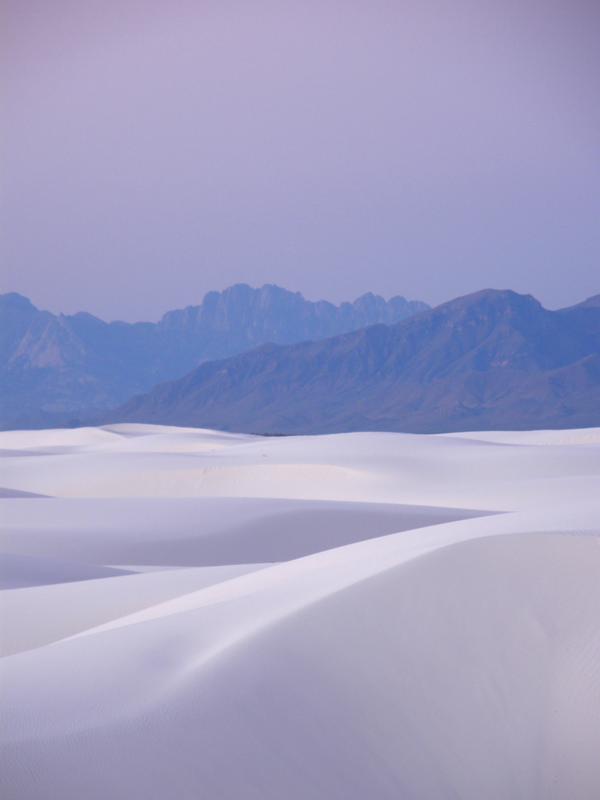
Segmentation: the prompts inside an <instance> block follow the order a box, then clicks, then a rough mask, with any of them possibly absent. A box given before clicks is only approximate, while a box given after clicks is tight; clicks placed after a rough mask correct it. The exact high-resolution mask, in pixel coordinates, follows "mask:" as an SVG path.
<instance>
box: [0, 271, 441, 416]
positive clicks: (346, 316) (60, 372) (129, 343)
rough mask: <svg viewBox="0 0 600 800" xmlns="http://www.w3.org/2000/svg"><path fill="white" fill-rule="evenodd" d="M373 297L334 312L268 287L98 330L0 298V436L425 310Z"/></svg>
mask: <svg viewBox="0 0 600 800" xmlns="http://www.w3.org/2000/svg"><path fill="white" fill-rule="evenodd" d="M427 308H428V306H427V305H426V304H424V303H420V302H415V301H408V300H405V299H404V298H403V297H393V298H392V299H391V300H388V301H386V300H384V299H383V298H382V297H378V296H376V295H373V294H366V295H363V296H362V297H359V298H358V300H355V301H354V302H353V303H342V304H341V305H339V306H336V305H333V304H332V303H328V302H325V301H320V302H311V301H309V300H306V299H304V298H303V297H302V295H301V294H299V293H293V292H289V291H286V290H285V289H281V288H279V287H278V286H273V285H267V286H263V287H262V288H261V289H253V288H251V287H250V286H246V285H244V284H238V285H236V286H232V287H230V288H229V289H226V290H225V291H223V292H209V293H208V294H207V295H206V296H205V298H204V300H203V302H202V303H201V304H200V305H199V306H189V307H188V308H185V309H181V310H178V311H170V312H169V313H167V314H165V316H164V317H163V318H162V319H161V320H160V322H158V323H149V322H138V323H134V324H130V323H125V322H111V323H106V322H103V321H102V320H100V319H98V318H96V317H93V316H92V315H90V314H85V313H80V314H74V315H72V316H65V315H63V314H59V315H55V314H51V313H50V312H48V311H40V310H39V309H37V308H36V307H35V306H34V305H32V303H31V302H30V301H29V300H28V299H27V298H25V297H22V296H21V295H18V294H14V293H13V294H5V295H1V296H0V381H1V384H2V394H1V396H0V427H2V428H11V427H40V426H44V425H48V426H50V425H55V424H65V423H69V422H75V421H76V420H78V419H80V418H81V417H82V415H84V416H89V415H90V414H93V413H94V412H96V413H100V411H101V410H103V409H106V408H110V407H112V406H115V405H118V404H120V403H123V402H125V401H126V400H127V399H129V398H130V397H131V396H132V395H134V394H137V393H140V392H145V391H148V390H149V389H150V388H151V387H153V386H154V385H156V384H157V383H160V382H162V381H167V380H171V379H174V378H178V377H180V376H182V375H184V374H186V373H187V372H189V371H190V370H191V369H193V368H194V367H196V366H198V365H199V364H201V363H202V362H204V361H207V360H209V359H217V358H225V357H227V356H232V355H235V354H238V353H241V352H243V351H246V350H249V349H251V348H254V347H256V346H257V345H260V344H263V343H265V342H274V343H281V344H290V343H293V342H299V341H303V340H307V339H312V340H314V339H321V338H324V337H328V336H333V335H335V334H340V333H344V332H347V331H352V330H356V329H358V328H362V327H364V326H366V325H371V324H373V323H394V322H397V321H399V320H402V319H405V318H406V317H408V316H410V315H412V314H415V313H418V312H420V311H423V310H425V309H427Z"/></svg>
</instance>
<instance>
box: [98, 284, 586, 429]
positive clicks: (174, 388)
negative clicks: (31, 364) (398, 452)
mask: <svg viewBox="0 0 600 800" xmlns="http://www.w3.org/2000/svg"><path fill="white" fill-rule="evenodd" d="M111 419H113V420H115V421H116V420H119V421H125V420H135V421H138V422H157V423H168V424H175V425H197V426H203V427H211V428H222V429H227V430H235V431H249V432H256V433H320V432H335V431H352V430H389V431H415V432H434V431H457V430H476V429H494V428H495V429H498V428H506V429H523V428H544V427H551V428H556V427H582V426H593V425H600V296H597V297H594V298H590V299H589V300H587V301H586V302H584V303H581V304H580V305H578V306H574V307H572V308H566V309H563V310H560V311H548V310H547V309H545V308H543V307H542V306H541V305H540V303H539V302H538V301H537V300H535V299H534V298H533V297H531V296H530V295H519V294H516V293H515V292H511V291H495V290H486V291H482V292H477V293H476V294H472V295H468V296H466V297H460V298H458V299H456V300H452V301H451V302H449V303H445V304H443V305H441V306H438V307H437V308H434V309H431V310H428V311H424V312H422V313H420V314H418V315H416V316H413V317H411V318H409V319H407V320H405V321H403V322H400V323H397V324H393V325H375V326H371V327H367V328H364V329H361V330H358V331H355V332H352V333H347V334H345V335H341V336H335V337H333V338H329V339H326V340H323V341H318V342H305V343H302V344H295V345H288V346H276V345H265V346H262V347H259V348H257V349H255V350H252V351H251V352H247V353H244V354H243V355H238V356H236V357H233V358H228V359H225V360H220V361H213V362H210V363H205V364H203V365H201V366H200V367H198V368H197V369H195V370H194V371H192V372H191V373H190V374H189V375H187V376H186V377H184V378H182V379H180V380H177V381H174V382H171V383H166V384H164V385H162V386H159V387H157V388H156V389H154V390H152V391H151V392H150V393H148V394H146V395H143V396H141V397H137V398H135V399H133V400H131V401H130V402H129V403H127V404H126V405H124V406H123V407H121V408H119V409H117V410H116V411H115V412H114V413H113V414H112V415H111Z"/></svg>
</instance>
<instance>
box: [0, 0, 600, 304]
mask: <svg viewBox="0 0 600 800" xmlns="http://www.w3.org/2000/svg"><path fill="white" fill-rule="evenodd" d="M2 7H3V9H4V12H3V15H4V19H3V25H2V28H3V31H4V33H3V38H4V39H5V41H4V42H3V43H2V48H1V49H2V53H3V55H2V62H3V63H2V65H1V66H2V73H3V82H4V86H3V107H4V113H3V129H4V134H3V139H2V148H3V170H2V176H3V192H2V202H3V206H4V207H3V210H2V220H3V222H2V243H1V264H2V287H1V288H2V290H3V291H7V290H15V291H20V292H22V293H24V294H27V295H28V296H30V297H31V298H32V300H33V301H34V302H36V304H38V305H40V306H41V307H45V308H50V309H52V310H55V311H59V310H62V311H66V312H71V311H74V310H80V309H85V310H88V311H91V312H93V313H97V314H99V315H100V316H102V317H105V318H108V319H114V318H117V317H119V318H126V319H142V318H147V319H150V318H156V317H157V316H159V315H160V313H162V312H163V311H165V310H166V309H168V308H174V307H178V306H182V305H187V304H191V303H197V302H199V301H200V299H201V297H202V296H203V294H204V292H206V291H207V290H209V289H220V288H224V287H225V286H227V285H229V284H231V283H234V282H238V281H245V282H248V283H251V284H262V283H265V282H275V283H278V284H280V285H283V286H286V287H288V288H291V289H298V290H300V291H302V292H303V293H304V294H306V296H308V297H310V298H317V297H325V298H328V299H332V300H341V299H349V298H352V297H354V296H356V295H358V294H360V293H362V292H365V291H368V290H372V291H375V292H379V293H381V294H383V295H385V296H389V295H392V294H405V295H407V296H409V297H413V298H420V299H423V300H427V301H429V302H431V303H436V302H440V301H442V300H446V299H449V298H450V297H452V296H455V295H457V294H464V293H466V292H470V291H473V290H476V289H479V288H483V287H488V286H493V287H499V288H505V287H510V288H514V289H516V290H518V291H524V292H531V293H533V294H535V295H536V296H537V297H538V298H539V299H540V300H542V302H544V303H545V304H547V305H548V306H550V307H555V306H560V305H567V304H569V303H572V302H576V301H578V300H580V299H583V298H584V297H586V296H588V295H590V294H594V293H597V292H600V100H599V98H600V46H599V42H600V3H598V0H487V1H486V0H437V1H435V0H414V2H401V0H397V1H396V2H391V1H387V2H384V0H365V1H364V2H363V1H362V0H346V1H345V2H341V0H336V1H334V0H314V2H313V1H312V0H300V1H299V2H287V1H286V0H278V1H277V2H262V0H255V1H254V2H253V1H252V0H243V1H242V2H229V0H218V1H217V0H214V1H213V0H207V1H206V2H202V0H195V2H192V0H143V2H142V1H141V0H139V1H138V0H52V2H49V1H48V0H3V2H2Z"/></svg>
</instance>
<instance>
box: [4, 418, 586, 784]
mask: <svg viewBox="0 0 600 800" xmlns="http://www.w3.org/2000/svg"><path fill="white" fill-rule="evenodd" d="M61 433H64V438H63V439H61ZM571 434H573V435H571ZM38 436H39V437H40V438H39V439H37V438H36V437H38ZM541 445H544V446H541ZM0 447H2V448H4V449H8V450H11V449H12V450H14V451H15V453H22V452H24V451H31V452H33V453H34V454H33V455H30V456H29V457H23V456H22V455H20V454H15V455H13V456H9V457H8V458H6V459H5V460H4V467H3V469H4V474H3V476H2V479H1V483H2V484H3V485H4V486H7V487H9V488H11V487H12V488H14V490H16V491H22V492H36V493H38V492H39V493H43V494H48V495H55V497H51V498H47V499H39V498H31V499H28V498H22V497H19V498H6V499H0V515H1V517H0V519H1V522H2V537H1V543H2V548H3V549H4V550H5V551H6V552H8V553H9V554H11V555H10V557H9V562H10V558H12V559H16V560H17V562H18V563H17V566H15V575H16V574H17V573H18V572H19V570H21V571H22V567H21V566H20V564H21V561H22V562H23V563H25V562H28V561H31V562H32V563H33V560H36V559H38V560H40V561H42V562H46V561H49V560H50V559H52V558H55V559H61V558H62V559H63V560H65V561H67V562H69V563H73V564H75V563H76V564H80V565H84V566H85V567H86V568H87V569H90V570H92V571H93V570H100V571H101V570H110V569H122V570H123V571H124V572H127V571H129V574H122V575H113V576H112V577H100V576H99V574H98V575H96V574H95V573H93V574H90V575H89V576H83V577H82V578H81V579H75V580H74V581H72V582H60V583H58V582H52V583H51V582H50V581H48V583H47V585H37V586H29V587H27V588H12V589H5V590H3V591H2V592H0V603H3V606H2V614H3V619H4V621H5V624H4V630H3V632H2V633H3V641H2V645H3V652H4V654H5V655H4V657H3V658H2V659H0V685H1V686H2V688H3V691H2V701H1V702H2V708H1V716H0V741H1V748H2V749H1V751H0V759H1V760H2V766H3V769H2V770H1V777H0V780H1V784H0V792H1V793H2V797H3V798H4V797H6V798H10V799H11V800H12V799H13V798H14V799H15V800H17V799H18V800H20V799H21V798H23V799H24V800H38V798H39V799H40V800H41V798H44V800H46V798H50V797H57V798H58V797H59V798H61V800H62V799H63V798H64V800H71V798H73V800H75V798H77V799H78V800H79V799H80V798H93V799H96V798H97V799H98V800H100V798H102V800H105V798H109V797H110V798H123V799H124V798H127V799H128V800H131V798H134V797H135V798H137V797H143V798H150V799H151V800H153V799H154V798H156V800H158V799H159V798H160V800H163V798H171V797H173V798H197V797H206V798H211V800H212V799H213V798H215V799H218V798H223V799H225V800H237V798H250V799H253V798H256V799H257V800H258V798H261V800H262V799H263V798H267V799H268V798H273V799H275V798H277V799H278V800H279V798H286V800H287V799H288V798H289V799H290V800H305V799H306V798H323V799H325V798H327V800H329V798H333V799H337V798H340V800H341V799H342V798H343V799H344V800H349V799H354V798H361V799H362V798H367V797H368V798H386V799H387V798H394V800H396V798H399V797H401V798H403V800H404V799H406V800H424V799H425V798H427V800H447V799H448V798H460V800H481V798H486V800H532V799H533V800H566V798H568V799H569V800H595V798H597V797H600V764H599V762H598V758H597V743H598V741H600V713H599V712H598V709H599V708H600V581H599V580H598V576H599V575H600V491H599V490H600V431H586V432H583V431H582V432H561V431H551V432H524V433H514V432H508V433H502V434H486V433H481V434H465V435H464V436H463V435H453V436H409V435H400V434H351V435H339V436H323V437H294V438H287V439H282V438H274V439H259V438H256V437H246V436H239V437H238V436H234V435H229V434H219V433H214V432H211V431H198V430H194V429H170V428H157V427H156V426H129V425H128V426H111V427H110V428H107V429H100V430H99V431H97V430H95V429H82V430H81V431H78V432H72V431H66V432H60V431H53V432H11V433H10V434H0ZM48 447H52V448H53V452H52V453H48V452H43V450H44V448H48ZM498 512H505V513H498ZM136 564H137V565H144V566H143V568H144V569H146V568H149V569H150V570H151V571H149V572H145V573H144V574H131V573H133V572H136V570H137V569H141V568H142V567H139V566H138V567H136V566H135V565H136ZM115 565H118V566H115ZM165 567H166V569H165ZM54 574H55V575H59V574H60V571H59V570H57V571H56V572H55V573H54ZM86 577H94V578H96V579H94V580H88V579H86ZM65 580H72V579H71V578H66V579H65ZM40 583H42V582H40Z"/></svg>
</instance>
